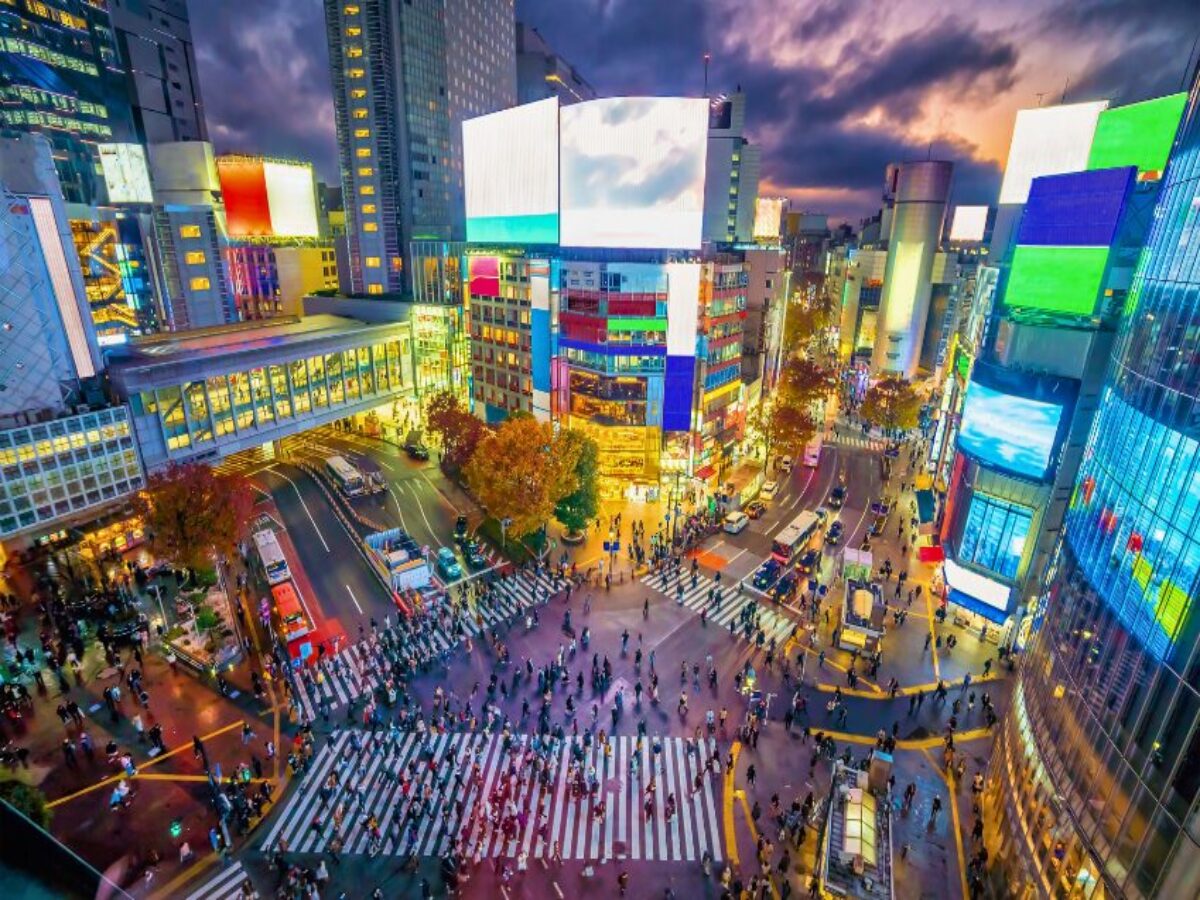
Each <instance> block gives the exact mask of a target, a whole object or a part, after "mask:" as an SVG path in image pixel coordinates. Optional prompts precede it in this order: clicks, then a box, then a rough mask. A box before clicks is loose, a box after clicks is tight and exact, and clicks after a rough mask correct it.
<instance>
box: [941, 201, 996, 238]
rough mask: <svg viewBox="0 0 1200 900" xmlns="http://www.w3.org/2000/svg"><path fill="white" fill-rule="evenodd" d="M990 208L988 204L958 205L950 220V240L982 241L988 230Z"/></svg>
mask: <svg viewBox="0 0 1200 900" xmlns="http://www.w3.org/2000/svg"><path fill="white" fill-rule="evenodd" d="M987 217H988V208H987V207H986V206H956V207H954V218H953V219H952V220H951V221H950V240H952V241H982V240H983V233H984V232H985V231H986V230H987Z"/></svg>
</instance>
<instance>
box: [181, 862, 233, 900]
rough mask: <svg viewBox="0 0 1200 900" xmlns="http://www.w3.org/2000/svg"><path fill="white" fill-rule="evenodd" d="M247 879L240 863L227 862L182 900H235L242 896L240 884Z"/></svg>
mask: <svg viewBox="0 0 1200 900" xmlns="http://www.w3.org/2000/svg"><path fill="white" fill-rule="evenodd" d="M247 880H248V876H247V874H246V870H245V869H243V868H242V864H241V863H239V862H235V863H229V864H227V865H225V867H224V868H222V869H220V870H219V871H218V872H217V874H216V875H214V876H213V877H212V878H210V879H208V881H206V882H205V883H204V884H203V885H202V886H201V887H198V888H196V890H194V891H192V893H190V894H188V895H187V896H186V897H185V898H184V900H235V898H238V897H241V896H242V885H243V884H244V883H245V882H246V881H247Z"/></svg>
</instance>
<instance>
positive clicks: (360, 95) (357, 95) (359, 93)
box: [350, 88, 367, 100]
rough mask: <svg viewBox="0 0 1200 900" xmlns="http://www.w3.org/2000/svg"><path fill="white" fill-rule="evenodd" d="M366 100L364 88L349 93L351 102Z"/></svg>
mask: <svg viewBox="0 0 1200 900" xmlns="http://www.w3.org/2000/svg"><path fill="white" fill-rule="evenodd" d="M366 98H367V89H366V88H354V89H353V90H352V91H350V99H351V100H365V99H366Z"/></svg>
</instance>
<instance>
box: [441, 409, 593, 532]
mask: <svg viewBox="0 0 1200 900" xmlns="http://www.w3.org/2000/svg"><path fill="white" fill-rule="evenodd" d="M580 452H581V447H580V445H579V444H578V443H576V442H575V441H574V440H573V439H570V440H568V439H567V438H566V437H564V436H563V435H559V436H555V434H554V428H553V427H552V426H551V425H550V423H549V422H539V421H537V420H536V419H534V418H532V417H526V416H518V417H516V418H511V419H506V420H505V421H504V422H503V424H501V425H500V427H499V428H497V429H496V430H495V431H492V432H489V433H488V434H487V435H486V436H485V437H484V438H483V440H482V441H480V443H479V446H478V448H476V451H475V454H474V455H473V456H472V457H471V459H470V461H469V462H468V463H467V465H466V467H465V469H464V470H463V473H464V474H465V475H466V478H467V486H468V487H470V489H471V492H472V493H474V495H475V497H476V498H477V499H478V500H479V502H480V503H482V504H483V505H484V506H485V507H487V511H488V513H489V514H490V515H491V516H492V517H493V518H496V519H499V520H504V519H508V520H510V522H509V525H508V528H507V533H508V534H510V535H512V536H513V537H516V538H521V537H524V536H525V535H528V534H532V533H533V532H534V531H537V529H539V528H541V527H542V526H543V525H544V524H545V523H546V520H548V519H549V518H550V517H551V516H552V515H553V514H554V507H555V504H556V503H558V501H559V500H561V499H562V498H563V497H565V496H566V495H567V494H570V493H571V492H572V491H574V490H575V489H576V487H577V486H578V483H577V479H576V475H575V470H576V467H577V465H578V462H579V454H580Z"/></svg>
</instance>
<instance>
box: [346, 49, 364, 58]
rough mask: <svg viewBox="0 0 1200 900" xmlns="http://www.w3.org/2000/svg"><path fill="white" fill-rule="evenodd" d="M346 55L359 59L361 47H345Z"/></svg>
mask: <svg viewBox="0 0 1200 900" xmlns="http://www.w3.org/2000/svg"><path fill="white" fill-rule="evenodd" d="M346 55H347V56H348V57H350V58H351V59H359V58H360V57H361V56H362V55H363V54H362V47H347V48H346Z"/></svg>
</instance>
